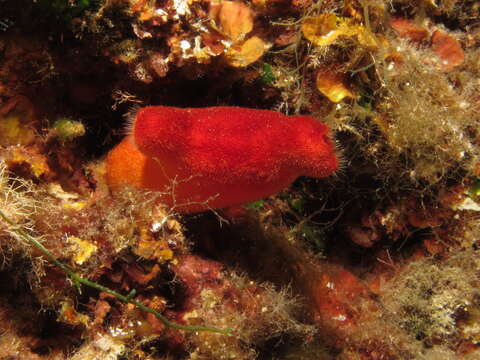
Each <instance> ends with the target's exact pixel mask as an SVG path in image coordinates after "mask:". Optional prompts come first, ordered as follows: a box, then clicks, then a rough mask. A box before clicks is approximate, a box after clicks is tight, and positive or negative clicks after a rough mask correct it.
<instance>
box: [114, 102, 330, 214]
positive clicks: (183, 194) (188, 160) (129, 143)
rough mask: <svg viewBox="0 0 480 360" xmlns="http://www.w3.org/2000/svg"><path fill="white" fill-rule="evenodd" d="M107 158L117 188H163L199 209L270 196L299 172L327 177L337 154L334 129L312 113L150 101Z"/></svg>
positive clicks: (177, 204) (182, 208)
mask: <svg viewBox="0 0 480 360" xmlns="http://www.w3.org/2000/svg"><path fill="white" fill-rule="evenodd" d="M106 164H107V182H108V184H109V185H110V187H111V188H112V189H114V190H115V189H118V188H119V187H122V186H125V185H130V186H133V187H136V188H141V189H147V190H155V191H160V192H163V193H164V196H163V197H162V201H164V202H165V203H166V204H168V205H169V206H171V207H173V208H174V210H175V211H179V212H196V211H202V210H206V209H210V208H223V207H230V206H234V205H239V204H243V203H246V202H249V201H253V200H258V199H260V198H263V197H267V196H270V195H272V194H275V193H276V192H278V191H280V190H281V189H282V188H284V187H285V186H287V185H288V184H290V183H291V182H292V181H294V180H295V179H296V178H297V177H299V176H312V177H325V176H328V175H330V174H332V173H333V172H335V171H336V170H337V167H338V160H337V157H336V155H335V148H334V146H333V144H332V142H331V140H330V131H329V129H328V128H327V126H326V125H325V124H323V123H322V122H320V121H319V120H317V119H315V118H313V117H310V116H286V115H283V114H280V113H278V112H274V111H269V110H256V109H248V108H240V107H210V108H202V109H191V108H186V109H181V108H175V107H166V106H149V107H145V108H142V109H140V110H139V111H138V113H137V114H136V116H135V119H134V123H133V126H132V132H131V135H129V136H128V137H127V138H126V139H124V140H123V141H122V142H121V143H120V144H119V145H118V146H117V147H115V148H114V149H113V150H112V151H111V152H110V153H109V154H108V156H107V159H106Z"/></svg>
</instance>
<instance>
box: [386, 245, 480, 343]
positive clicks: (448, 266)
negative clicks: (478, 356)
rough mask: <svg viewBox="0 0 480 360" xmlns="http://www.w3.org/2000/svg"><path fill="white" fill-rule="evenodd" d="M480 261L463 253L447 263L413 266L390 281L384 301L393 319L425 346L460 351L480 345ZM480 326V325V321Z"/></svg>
mask: <svg viewBox="0 0 480 360" xmlns="http://www.w3.org/2000/svg"><path fill="white" fill-rule="evenodd" d="M479 267H480V258H479V256H478V254H477V253H476V252H475V251H472V250H465V251H459V252H457V253H454V254H452V255H451V257H450V258H448V259H446V260H445V261H438V260H435V259H432V258H429V259H423V260H419V261H414V262H412V263H410V264H408V265H407V266H406V267H405V268H404V269H403V270H402V271H401V272H399V273H398V274H397V275H396V276H395V278H394V279H393V280H392V281H390V282H389V284H388V285H387V287H386V289H385V291H384V294H383V295H382V297H381V302H382V303H383V305H384V306H385V308H386V310H387V311H388V312H389V313H390V314H391V315H392V317H393V319H394V320H395V321H396V322H397V323H398V324H399V325H400V326H401V327H402V328H403V329H404V330H405V331H406V332H407V333H408V334H409V335H410V336H411V337H412V338H415V339H417V340H420V341H422V342H423V343H424V344H425V345H433V344H436V343H439V342H440V343H443V344H445V345H446V346H448V347H450V348H451V349H455V348H456V347H457V346H458V345H459V344H461V343H464V342H471V343H473V344H475V343H478V340H479V339H480V327H478V326H475V325H474V323H475V321H477V320H478V313H479V309H480V301H479V299H480V292H479V290H478V289H479V285H480V278H479V276H478V269H479ZM477 324H478V323H477Z"/></svg>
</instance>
